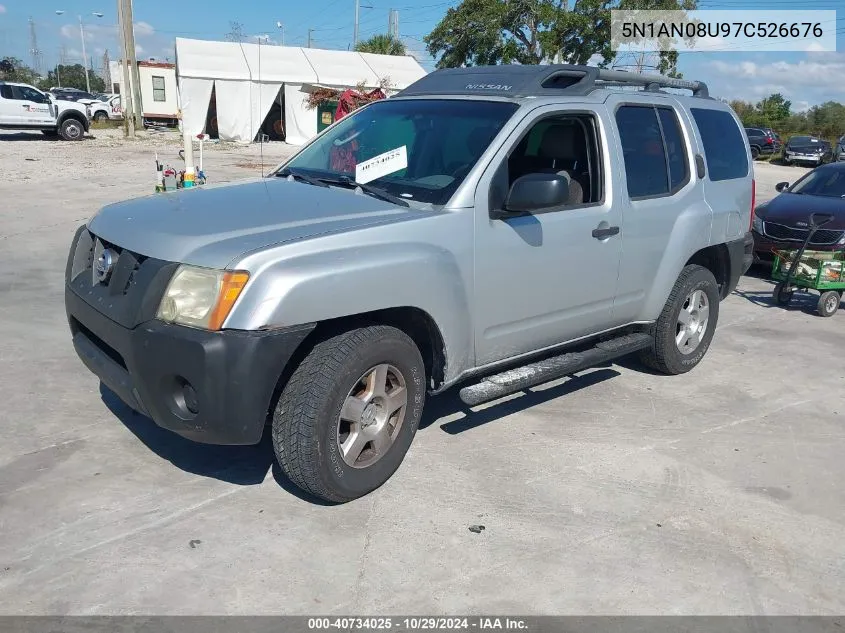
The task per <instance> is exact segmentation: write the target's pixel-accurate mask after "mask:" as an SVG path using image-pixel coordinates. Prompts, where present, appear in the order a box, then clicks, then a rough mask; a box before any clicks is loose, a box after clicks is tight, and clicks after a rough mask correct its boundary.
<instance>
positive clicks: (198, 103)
mask: <svg viewBox="0 0 845 633" xmlns="http://www.w3.org/2000/svg"><path fill="white" fill-rule="evenodd" d="M213 87H214V80H213V79H194V78H193V77H182V79H181V80H180V82H179V98H180V99H181V102H182V125H183V126H184V127H185V129H186V130H187V131H188V134H189V135H190V136H196V135H197V134H202V132H203V130H204V129H205V118H206V115H207V114H208V102H209V101H210V100H211V89H212V88H213Z"/></svg>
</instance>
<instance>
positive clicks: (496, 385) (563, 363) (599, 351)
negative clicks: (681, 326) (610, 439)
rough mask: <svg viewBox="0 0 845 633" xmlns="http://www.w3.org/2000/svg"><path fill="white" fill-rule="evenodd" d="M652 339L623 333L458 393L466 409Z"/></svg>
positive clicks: (602, 360)
mask: <svg viewBox="0 0 845 633" xmlns="http://www.w3.org/2000/svg"><path fill="white" fill-rule="evenodd" d="M652 340H653V339H652V337H651V336H650V335H648V334H626V335H624V336H619V337H616V338H613V339H608V340H606V341H601V342H600V343H597V344H596V346H595V347H591V348H589V349H587V350H584V351H582V352H569V353H568V354H561V355H559V356H553V357H552V358H547V359H545V360H541V361H538V362H536V363H531V364H530V365H523V366H522V367H516V368H514V369H508V370H507V371H503V372H502V373H500V374H494V375H493V376H488V377H487V378H485V379H484V380H482V381H481V382H479V383H477V384H474V385H469V386H468V387H464V388H463V389H461V390H460V392H459V396H460V398H461V400H462V401H463V403H464V404H465V405H467V406H470V407H474V406H475V405H477V404H482V403H483V402H489V401H490V400H496V399H497V398H502V397H503V396H509V395H510V394H512V393H516V392H517V391H522V390H523V389H527V388H528V387H534V386H536V385H540V384H543V383H544V382H550V381H552V380H557V379H558V378H562V377H563V376H568V375H569V374H574V373H575V372H578V371H582V370H584V369H589V368H590V367H595V366H596V365H601V364H602V363H606V362H608V361H611V360H613V359H615V358H620V357H622V356H627V355H628V354H631V353H632V352H638V351H640V350H642V349H645V348H647V347H649V346H650V345H651V343H652Z"/></svg>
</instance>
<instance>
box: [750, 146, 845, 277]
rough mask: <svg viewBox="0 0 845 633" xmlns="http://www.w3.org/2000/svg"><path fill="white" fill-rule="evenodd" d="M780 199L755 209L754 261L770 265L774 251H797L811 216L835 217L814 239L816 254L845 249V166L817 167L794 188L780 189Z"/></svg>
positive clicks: (812, 245)
mask: <svg viewBox="0 0 845 633" xmlns="http://www.w3.org/2000/svg"><path fill="white" fill-rule="evenodd" d="M777 190H778V191H779V192H780V195H778V196H777V197H775V198H773V199H771V200H769V201H768V202H764V203H763V204H761V205H760V206H758V207H757V208H756V209H754V219H753V220H752V227H751V232H752V234H753V235H754V260H755V261H757V262H760V261H764V262H770V261H772V260H773V259H774V256H773V254H772V251H773V250H774V249H778V250H779V249H785V250H793V249H796V248H798V247H799V246H801V243H802V242H803V241H804V238H806V237H807V232H808V230H809V229H808V226H809V217H810V214H811V213H814V212H819V213H832V214H833V220H832V221H831V222H830V223H829V224H825V226H824V228H822V229H820V230H819V231H817V232H816V234H815V235H814V236H813V241H812V242H810V245H809V248H811V249H813V250H819V251H826V250H841V249H843V248H845V162H840V163H831V164H829V165H822V166H821V167H816V168H815V169H814V170H812V171H810V172H808V173H806V174H804V176H803V177H802V178H800V179H799V180H798V181H797V182H796V183H795V184H793V185H792V186H790V185H789V183H788V182H781V183H778V185H777Z"/></svg>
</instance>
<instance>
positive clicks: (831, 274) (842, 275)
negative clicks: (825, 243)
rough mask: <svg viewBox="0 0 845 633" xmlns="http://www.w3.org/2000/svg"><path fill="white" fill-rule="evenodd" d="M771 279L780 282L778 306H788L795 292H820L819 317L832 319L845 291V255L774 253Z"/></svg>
mask: <svg viewBox="0 0 845 633" xmlns="http://www.w3.org/2000/svg"><path fill="white" fill-rule="evenodd" d="M796 257H797V259H796ZM793 264H794V265H793ZM772 279H774V280H775V281H777V282H778V283H777V284H776V285H775V289H774V292H773V295H774V298H775V301H776V302H777V303H778V304H779V305H788V304H789V302H790V301H791V300H792V295H793V294H794V293H795V291H796V290H808V289H813V290H818V291H819V292H820V293H821V296H820V297H819V304H818V310H819V314H821V315H822V316H825V317H829V316H833V314H834V313H836V311H837V310H838V309H839V303H840V302H841V301H842V293H843V292H845V253H844V252H843V251H804V252H801V251H800V249H799V250H796V251H775V263H774V266H773V267H772Z"/></svg>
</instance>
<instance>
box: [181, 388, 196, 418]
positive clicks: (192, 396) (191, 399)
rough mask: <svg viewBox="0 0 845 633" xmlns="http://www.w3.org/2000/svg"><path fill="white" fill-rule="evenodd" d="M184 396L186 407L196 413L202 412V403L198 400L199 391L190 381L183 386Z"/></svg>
mask: <svg viewBox="0 0 845 633" xmlns="http://www.w3.org/2000/svg"><path fill="white" fill-rule="evenodd" d="M182 398H184V400H185V408H186V409H187V410H188V411H190V412H191V413H193V414H194V415H196V414H197V413H199V412H200V405H199V402H198V401H197V392H196V391H195V390H194V388H193V387H192V386H191V384H190V383H187V382H186V383H185V384H184V386H183V387H182Z"/></svg>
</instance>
